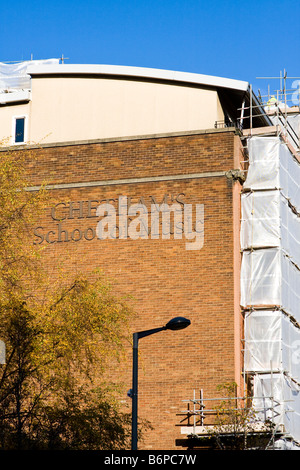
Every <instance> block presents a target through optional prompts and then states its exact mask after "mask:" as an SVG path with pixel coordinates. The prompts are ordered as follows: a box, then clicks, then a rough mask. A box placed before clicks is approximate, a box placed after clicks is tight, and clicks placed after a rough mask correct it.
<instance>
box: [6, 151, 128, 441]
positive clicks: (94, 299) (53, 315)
mask: <svg viewBox="0 0 300 470" xmlns="http://www.w3.org/2000/svg"><path fill="white" fill-rule="evenodd" d="M28 152H29V151H28V150H27V151H26V152H22V151H21V150H20V151H15V150H14V151H9V150H7V149H6V150H4V149H3V150H1V151H0V267H1V269H0V340H1V341H3V342H4V344H5V348H6V357H5V363H4V364H2V365H0V449H1V450H9V449H51V450H56V449H70V450H72V449H76V450H77V449H78V450H81V449H88V450H94V449H122V448H126V446H127V443H128V439H129V436H130V433H129V431H130V416H129V414H126V413H124V412H121V410H120V408H119V405H118V400H117V398H116V394H115V391H116V389H115V386H114V385H113V384H111V383H108V384H107V383H105V381H104V379H103V377H104V372H105V371H106V370H107V368H108V366H109V364H111V363H115V364H118V361H119V363H120V362H121V361H120V360H121V359H122V357H123V356H122V354H123V351H124V344H125V343H126V341H128V338H129V337H130V336H129V322H130V319H131V317H132V311H131V309H130V308H129V307H128V304H127V303H126V302H124V300H123V299H119V298H117V297H116V296H115V295H113V292H112V288H111V286H110V285H109V284H108V282H107V281H106V280H105V279H104V278H103V276H102V275H101V274H99V273H93V276H89V279H87V278H84V277H76V278H73V279H68V282H67V283H66V282H65V283H64V286H63V287H59V288H55V289H53V286H52V288H51V289H49V285H50V282H49V279H48V278H47V275H46V273H45V271H44V270H43V266H42V259H43V253H42V251H40V250H39V249H37V247H36V246H35V245H33V243H32V240H33V237H32V227H33V224H34V221H36V220H37V218H38V217H39V216H40V215H41V214H42V212H43V210H44V208H45V207H46V206H47V205H48V204H49V198H50V197H51V196H50V194H49V192H48V191H47V190H46V189H45V188H41V189H40V190H39V191H28V189H27V188H28V187H29V186H30V183H29V181H27V178H26V171H25V167H26V165H25V159H26V158H29V155H28ZM30 158H33V157H32V156H30ZM58 284H59V283H58Z"/></svg>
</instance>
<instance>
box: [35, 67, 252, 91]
mask: <svg viewBox="0 0 300 470" xmlns="http://www.w3.org/2000/svg"><path fill="white" fill-rule="evenodd" d="M27 73H28V74H29V75H31V77H34V76H38V75H49V76H51V75H114V76H116V75H119V76H123V77H124V76H125V77H134V78H143V79H145V78H146V79H153V80H166V81H174V82H185V83H191V84H195V85H206V86H211V87H216V88H229V89H234V90H239V91H244V92H246V91H247V89H248V86H249V83H248V82H244V81H241V80H235V79H230V78H222V77H215V76H212V75H202V74H197V73H189V72H177V71H173V70H163V69H154V68H144V67H131V66H123V65H104V64H103V65H101V64H53V65H32V66H29V67H28V69H27Z"/></svg>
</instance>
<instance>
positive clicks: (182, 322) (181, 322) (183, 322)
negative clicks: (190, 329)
mask: <svg viewBox="0 0 300 470" xmlns="http://www.w3.org/2000/svg"><path fill="white" fill-rule="evenodd" d="M190 324H191V322H190V320H187V319H186V318H184V317H175V318H173V319H172V320H170V321H169V322H168V323H167V324H166V326H163V327H161V328H153V329H151V330H145V331H140V332H138V333H133V350H132V353H133V354H132V361H133V363H132V390H130V396H131V398H132V428H131V432H132V434H131V449H132V450H137V416H138V411H137V410H138V342H139V339H140V338H144V337H145V336H149V335H153V334H154V333H158V332H159V331H163V330H173V331H175V330H182V329H183V328H186V327H187V326H189V325H190Z"/></svg>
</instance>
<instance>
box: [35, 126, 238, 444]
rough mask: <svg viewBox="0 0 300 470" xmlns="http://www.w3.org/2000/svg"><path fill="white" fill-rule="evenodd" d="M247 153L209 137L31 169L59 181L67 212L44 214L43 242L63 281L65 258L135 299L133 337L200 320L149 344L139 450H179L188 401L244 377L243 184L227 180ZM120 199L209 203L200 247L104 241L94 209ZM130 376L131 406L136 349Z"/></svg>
mask: <svg viewBox="0 0 300 470" xmlns="http://www.w3.org/2000/svg"><path fill="white" fill-rule="evenodd" d="M240 147H241V146H240V139H239V136H238V135H236V134H235V132H234V131H233V130H223V131H216V132H213V131H212V132H208V131H207V132H202V133H201V132H199V133H194V134H193V135H183V134H182V135H177V136H176V135H169V136H153V137H152V138H150V137H148V138H146V137H145V138H134V139H128V140H126V139H122V140H119V141H117V140H115V141H114V140H108V141H97V142H83V143H73V144H65V145H61V144H60V145H57V146H56V145H52V146H45V147H44V148H39V149H34V150H33V152H34V153H36V152H37V154H38V155H37V160H36V161H35V162H34V163H32V162H31V161H28V169H29V171H30V174H31V181H32V184H33V185H39V184H41V183H42V182H47V183H48V184H50V185H58V187H57V189H55V190H53V196H54V197H55V198H56V200H57V204H59V205H57V206H56V211H55V212H54V211H53V212H52V213H51V210H50V209H51V208H49V210H47V211H46V214H45V219H44V220H40V221H39V222H38V224H37V227H36V238H35V243H37V244H39V243H40V244H43V246H45V247H46V249H45V254H44V256H45V266H47V269H53V275H54V276H55V267H56V266H57V264H58V263H59V261H63V262H64V267H65V269H66V272H68V271H69V272H74V271H79V272H80V271H90V270H92V269H94V268H96V267H100V268H101V269H102V270H103V271H104V273H105V274H106V275H107V276H108V277H109V278H110V279H111V280H112V281H113V284H114V286H115V290H116V292H118V293H120V294H130V295H132V296H133V297H134V299H133V305H134V308H135V310H136V312H137V314H138V315H137V318H136V321H135V324H134V325H133V331H141V330H143V329H149V328H155V327H159V326H163V325H164V324H166V322H168V321H169V320H170V319H171V318H173V317H175V316H185V317H187V318H189V319H190V320H191V325H190V326H189V327H188V328H187V329H186V330H182V331H178V332H172V331H163V332H161V333H158V334H156V335H153V336H150V337H148V338H144V339H142V340H140V343H139V351H140V354H141V359H140V370H139V415H140V416H141V417H142V418H146V419H148V420H149V421H150V422H151V424H152V426H153V430H152V431H148V432H147V434H146V435H145V439H144V441H143V443H142V444H141V445H140V448H145V449H150V450H151V449H152V450H161V449H176V448H177V449H178V448H179V449H180V447H178V446H177V444H178V440H180V439H182V438H183V436H181V434H180V422H181V420H182V419H183V417H182V416H180V412H181V411H182V410H184V409H185V408H186V404H185V403H183V402H182V400H185V399H188V398H191V397H192V396H193V391H194V389H195V390H196V393H197V394H198V392H199V389H203V390H204V393H205V396H214V395H216V387H217V386H218V385H219V384H222V383H224V382H226V381H232V380H236V381H238V380H239V379H240V356H239V350H240V349H241V343H240V337H239V328H240V324H239V321H240V318H239V305H238V291H237V290H238V287H237V272H236V270H237V267H238V258H239V246H238V239H237V238H238V230H236V224H237V222H238V221H239V203H238V190H239V183H238V182H234V181H233V180H232V179H230V178H228V177H226V175H225V172H227V171H229V170H232V169H236V168H237V165H238V162H239V158H240ZM119 196H127V197H128V198H130V202H131V203H137V202H144V203H145V205H146V206H147V207H148V208H150V203H151V201H153V198H154V199H155V200H156V201H157V202H162V201H163V200H164V198H165V197H166V199H165V201H166V202H167V203H168V204H171V203H172V202H174V201H175V202H176V201H177V202H179V203H183V202H184V203H190V204H193V205H195V204H204V244H203V247H202V248H201V249H200V250H188V249H186V243H187V240H185V239H184V238H182V239H176V240H175V239H174V237H173V235H172V234H171V236H170V239H162V237H159V238H158V239H151V238H148V239H138V240H132V239H130V238H127V239H126V240H120V239H118V238H117V239H106V240H99V239H97V238H96V237H95V236H94V235H95V233H94V231H93V230H95V228H96V224H97V220H98V219H97V218H96V217H95V215H96V213H95V209H94V207H97V205H99V204H101V203H103V202H104V201H105V200H109V201H110V202H111V203H113V204H117V199H118V197H119ZM235 198H236V199H235ZM80 201H81V202H80ZM70 202H71V203H72V204H70ZM61 203H63V204H61ZM53 207H54V206H53ZM58 218H61V219H62V220H61V222H59V221H58V220H54V219H58ZM59 223H61V225H60V226H59ZM38 227H39V228H38ZM66 231H67V232H68V239H67V240H68V241H66ZM46 237H47V238H46ZM72 237H73V240H72ZM47 240H48V241H47ZM237 312H238V313H237ZM122 379H123V380H124V381H125V384H126V385H125V388H124V395H123V397H122V400H124V401H125V402H127V404H128V406H130V407H131V400H130V398H128V397H127V395H126V392H127V390H128V389H129V388H131V350H130V349H129V350H128V363H127V364H126V367H125V368H124V374H123V375H122ZM183 424H186V422H183ZM176 443H177V444H176Z"/></svg>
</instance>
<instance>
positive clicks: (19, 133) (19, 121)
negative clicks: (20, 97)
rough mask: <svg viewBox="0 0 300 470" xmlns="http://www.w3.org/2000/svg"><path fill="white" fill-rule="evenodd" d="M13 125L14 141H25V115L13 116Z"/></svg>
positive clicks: (18, 142)
mask: <svg viewBox="0 0 300 470" xmlns="http://www.w3.org/2000/svg"><path fill="white" fill-rule="evenodd" d="M13 127H14V128H13V139H14V143H15V144H22V143H24V142H26V116H20V117H15V118H14V122H13Z"/></svg>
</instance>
